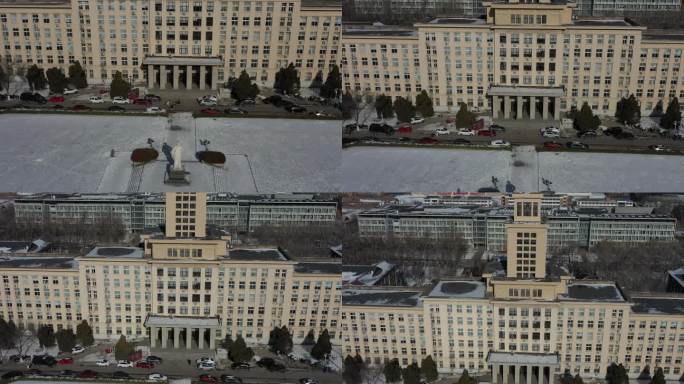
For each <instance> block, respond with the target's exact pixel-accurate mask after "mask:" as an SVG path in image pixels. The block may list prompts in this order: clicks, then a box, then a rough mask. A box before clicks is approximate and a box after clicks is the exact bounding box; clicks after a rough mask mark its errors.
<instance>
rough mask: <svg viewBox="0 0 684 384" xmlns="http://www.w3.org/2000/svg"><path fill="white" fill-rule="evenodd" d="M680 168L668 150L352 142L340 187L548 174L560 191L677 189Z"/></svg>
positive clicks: (526, 182)
mask: <svg viewBox="0 0 684 384" xmlns="http://www.w3.org/2000/svg"><path fill="white" fill-rule="evenodd" d="M682 169H684V156H671V155H636V154H608V153H591V152H589V153H578V152H564V153H555V152H539V153H537V152H536V151H535V150H534V149H533V148H532V147H520V148H515V149H514V150H513V151H500V150H491V151H490V150H468V149H463V150H459V149H441V148H440V149H438V148H396V147H387V148H382V147H352V148H348V149H345V150H344V151H343V154H342V166H341V174H342V190H344V191H364V192H382V191H458V190H461V191H477V190H478V189H480V188H484V187H492V177H496V178H497V179H498V180H499V188H500V190H502V191H503V190H507V189H508V190H510V189H509V188H512V187H515V191H518V192H522V191H527V192H529V191H539V190H546V187H545V186H544V184H543V181H542V180H543V179H547V180H550V181H551V183H552V184H551V189H553V190H556V191H564V192H582V191H605V192H610V191H631V192H676V191H682V190H684V178H682V177H680V176H681V172H682V171H681V170H682ZM509 182H510V184H508V183H509ZM507 184H508V188H507Z"/></svg>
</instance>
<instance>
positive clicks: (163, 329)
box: [145, 316, 220, 349]
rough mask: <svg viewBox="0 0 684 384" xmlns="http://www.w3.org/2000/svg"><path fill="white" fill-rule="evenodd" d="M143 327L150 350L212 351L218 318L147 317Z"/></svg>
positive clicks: (218, 326)
mask: <svg viewBox="0 0 684 384" xmlns="http://www.w3.org/2000/svg"><path fill="white" fill-rule="evenodd" d="M145 326H146V327H147V328H149V330H150V346H151V347H152V348H158V347H161V348H170V347H172V348H174V349H180V348H185V349H205V348H210V349H214V348H216V331H217V330H218V329H219V328H220V322H219V319H218V317H183V316H148V317H147V319H146V320H145ZM183 334H184V337H183Z"/></svg>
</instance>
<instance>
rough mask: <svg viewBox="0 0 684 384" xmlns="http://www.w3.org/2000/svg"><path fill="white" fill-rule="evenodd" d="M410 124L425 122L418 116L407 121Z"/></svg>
mask: <svg viewBox="0 0 684 384" xmlns="http://www.w3.org/2000/svg"><path fill="white" fill-rule="evenodd" d="M409 122H410V123H411V124H420V123H424V122H425V118H423V117H419V116H414V117H412V118H411V120H410V121H409Z"/></svg>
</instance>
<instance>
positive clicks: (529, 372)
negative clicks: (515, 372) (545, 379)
mask: <svg viewBox="0 0 684 384" xmlns="http://www.w3.org/2000/svg"><path fill="white" fill-rule="evenodd" d="M532 375H533V373H532V366H531V365H528V366H527V384H532Z"/></svg>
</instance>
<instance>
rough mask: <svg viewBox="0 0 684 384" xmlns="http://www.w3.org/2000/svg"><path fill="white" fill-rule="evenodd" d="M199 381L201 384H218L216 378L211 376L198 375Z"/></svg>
mask: <svg viewBox="0 0 684 384" xmlns="http://www.w3.org/2000/svg"><path fill="white" fill-rule="evenodd" d="M199 381H201V382H203V383H210V384H216V383H218V382H219V380H218V378H216V376H212V375H200V377H199Z"/></svg>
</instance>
